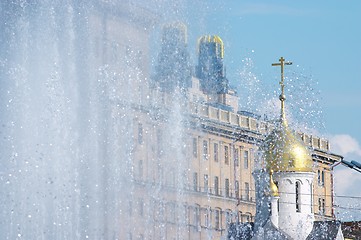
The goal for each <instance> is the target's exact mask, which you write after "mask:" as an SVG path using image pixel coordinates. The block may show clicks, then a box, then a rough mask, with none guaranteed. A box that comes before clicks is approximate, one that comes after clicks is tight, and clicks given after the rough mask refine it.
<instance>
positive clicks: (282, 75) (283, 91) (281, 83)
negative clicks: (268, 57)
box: [272, 57, 292, 121]
mask: <svg viewBox="0 0 361 240" xmlns="http://www.w3.org/2000/svg"><path fill="white" fill-rule="evenodd" d="M291 64H292V62H286V61H285V59H284V58H283V57H281V58H280V59H279V63H272V66H281V81H280V85H281V95H280V100H281V118H282V120H283V121H285V120H286V119H285V103H284V102H285V100H286V96H285V82H284V67H285V65H291Z"/></svg>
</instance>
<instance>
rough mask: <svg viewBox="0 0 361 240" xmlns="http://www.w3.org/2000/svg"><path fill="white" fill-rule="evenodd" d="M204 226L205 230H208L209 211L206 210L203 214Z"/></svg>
mask: <svg viewBox="0 0 361 240" xmlns="http://www.w3.org/2000/svg"><path fill="white" fill-rule="evenodd" d="M204 226H205V227H206V228H209V226H210V224H209V210H208V209H206V210H205V212H204Z"/></svg>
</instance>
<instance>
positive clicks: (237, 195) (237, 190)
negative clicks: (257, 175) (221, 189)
mask: <svg viewBox="0 0 361 240" xmlns="http://www.w3.org/2000/svg"><path fill="white" fill-rule="evenodd" d="M235 194H236V198H239V182H238V181H236V186H235Z"/></svg>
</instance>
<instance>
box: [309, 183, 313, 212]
mask: <svg viewBox="0 0 361 240" xmlns="http://www.w3.org/2000/svg"><path fill="white" fill-rule="evenodd" d="M310 195H311V213H313V187H312V183H311V184H310Z"/></svg>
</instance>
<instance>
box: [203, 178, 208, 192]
mask: <svg viewBox="0 0 361 240" xmlns="http://www.w3.org/2000/svg"><path fill="white" fill-rule="evenodd" d="M204 192H208V175H207V174H204Z"/></svg>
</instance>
